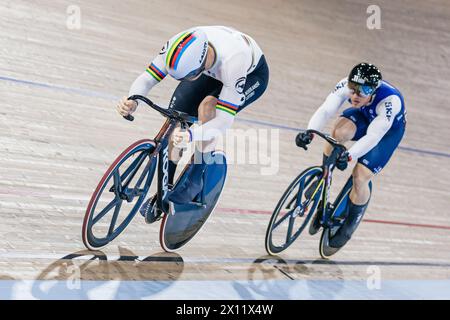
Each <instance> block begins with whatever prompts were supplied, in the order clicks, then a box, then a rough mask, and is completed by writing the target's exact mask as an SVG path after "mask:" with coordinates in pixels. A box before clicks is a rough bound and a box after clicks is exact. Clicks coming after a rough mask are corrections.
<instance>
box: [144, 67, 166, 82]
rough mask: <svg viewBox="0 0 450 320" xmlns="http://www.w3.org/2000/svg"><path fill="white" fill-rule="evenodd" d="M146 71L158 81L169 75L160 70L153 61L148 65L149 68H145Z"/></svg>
mask: <svg viewBox="0 0 450 320" xmlns="http://www.w3.org/2000/svg"><path fill="white" fill-rule="evenodd" d="M145 71H147V72H148V73H149V74H150V75H151V76H152V77H153V78H155V80H156V81H158V82H159V81H161V80H162V79H164V78H165V77H166V75H167V74H165V73H164V72H162V71H161V70H159V69H158V67H157V66H155V65H154V64H153V63H152V64H150V65H149V66H148V68H147V70H145Z"/></svg>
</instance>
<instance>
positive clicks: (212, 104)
mask: <svg viewBox="0 0 450 320" xmlns="http://www.w3.org/2000/svg"><path fill="white" fill-rule="evenodd" d="M216 104H217V98H215V97H213V96H207V97H206V98H205V99H203V101H202V102H201V103H200V106H199V107H198V118H199V120H200V121H201V122H203V123H205V122H208V121H209V120H212V119H214V118H215V117H216Z"/></svg>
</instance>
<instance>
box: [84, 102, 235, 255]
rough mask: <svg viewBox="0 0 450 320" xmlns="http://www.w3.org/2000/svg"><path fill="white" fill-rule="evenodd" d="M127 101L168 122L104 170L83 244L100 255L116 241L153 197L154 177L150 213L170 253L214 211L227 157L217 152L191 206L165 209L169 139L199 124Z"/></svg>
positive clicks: (183, 115)
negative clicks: (177, 131)
mask: <svg viewBox="0 0 450 320" xmlns="http://www.w3.org/2000/svg"><path fill="white" fill-rule="evenodd" d="M128 99H129V100H141V101H143V102H145V103H146V104H147V105H148V106H150V107H151V108H153V109H154V110H156V111H158V112H159V113H160V114H161V115H163V116H164V117H166V118H167V119H166V121H165V123H164V125H163V126H162V128H161V129H160V131H159V133H158V134H157V135H156V137H155V138H154V139H143V140H139V141H136V142H135V143H133V144H132V145H130V146H129V147H128V148H126V149H125V150H124V151H123V152H122V153H121V154H120V155H119V156H118V157H117V158H116V160H115V161H114V162H113V163H112V164H111V166H110V167H109V168H108V170H106V172H105V174H104V175H103V177H102V178H101V180H100V182H99V183H98V185H97V188H96V189H95V191H94V193H93V194H92V196H91V199H90V201H89V204H88V206H87V209H86V213H85V216H84V220H83V227H82V239H83V243H84V245H85V246H86V247H87V248H88V249H90V250H99V249H101V248H103V247H105V246H106V245H107V244H109V243H110V242H111V241H113V240H114V239H115V238H116V237H117V236H119V235H120V234H121V233H122V232H123V231H124V230H125V228H126V227H127V226H128V225H129V224H130V222H131V221H132V219H133V218H134V216H135V215H136V213H137V212H138V210H139V208H140V207H141V205H142V204H143V203H144V202H145V200H146V199H147V195H149V196H151V195H153V192H150V187H151V186H152V182H153V178H154V175H155V172H157V185H156V186H155V185H154V184H153V187H154V188H155V187H156V199H155V198H153V199H154V200H155V201H151V202H150V203H151V205H152V207H151V210H157V216H160V217H161V219H160V220H161V227H160V232H159V241H160V244H161V247H162V248H163V249H164V250H165V251H168V252H173V251H175V250H177V249H179V248H180V247H182V246H184V245H185V244H186V243H187V242H188V241H189V240H191V239H192V238H193V237H194V236H195V234H197V232H198V231H199V230H200V229H201V227H202V226H203V225H204V223H205V222H206V220H207V219H208V217H209V216H210V214H211V213H212V212H213V211H214V208H215V206H216V204H217V203H218V200H219V197H220V195H221V192H222V189H223V187H224V184H225V179H226V174H227V163H226V157H225V154H224V153H223V152H220V151H216V152H215V154H214V162H213V163H211V164H208V165H207V168H206V169H205V171H204V173H203V181H204V183H203V189H202V191H201V192H200V193H199V194H198V195H197V196H196V198H195V199H193V201H191V202H189V203H186V204H174V203H169V201H168V200H167V198H168V194H169V192H170V191H171V189H170V188H169V184H168V165H169V139H170V136H171V134H172V132H173V130H174V129H175V128H176V127H177V126H178V125H179V124H180V125H181V127H182V128H187V127H188V126H189V124H191V123H194V122H196V120H197V118H195V117H192V116H190V115H188V114H186V113H183V112H179V111H176V110H173V109H165V108H161V107H159V106H158V105H156V104H154V103H153V102H152V101H151V100H149V99H148V98H146V97H144V96H140V95H134V96H131V97H129V98H128ZM125 118H126V119H127V120H130V121H132V120H133V119H134V118H133V116H131V115H129V116H127V117H125ZM189 165H190V164H187V165H186V167H185V168H184V170H183V171H182V172H181V174H180V176H179V178H178V180H177V182H176V183H178V182H179V181H181V180H182V177H183V174H184V173H185V172H186V169H187V168H188V166H189ZM176 183H175V185H174V188H175V187H176ZM152 212H153V211H152Z"/></svg>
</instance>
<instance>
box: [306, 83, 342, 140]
mask: <svg viewBox="0 0 450 320" xmlns="http://www.w3.org/2000/svg"><path fill="white" fill-rule="evenodd" d="M348 91H349V90H348V87H347V79H346V78H344V79H342V80H341V81H339V82H338V84H337V85H336V87H335V88H334V90H333V92H331V93H330V94H329V95H328V97H327V98H326V99H325V101H324V103H322V105H321V106H320V107H319V109H317V111H316V112H315V113H314V115H313V116H312V117H311V120H309V123H308V129H314V130H318V131H321V130H322V129H323V127H324V126H325V124H326V123H327V122H328V121H329V120H330V119H331V118H332V117H334V116H335V115H336V114H337V113H338V111H339V108H340V107H341V106H342V104H343V103H344V102H345V100H346V99H347V98H348Z"/></svg>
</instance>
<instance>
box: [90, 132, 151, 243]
mask: <svg viewBox="0 0 450 320" xmlns="http://www.w3.org/2000/svg"><path fill="white" fill-rule="evenodd" d="M154 149H155V143H154V142H153V141H152V140H148V139H144V140H139V141H137V142H135V143H133V144H132V145H131V146H129V147H128V148H127V149H126V150H125V151H124V152H122V153H121V154H120V155H119V156H118V157H117V158H116V160H115V161H114V162H113V164H112V165H111V166H110V167H109V168H108V170H107V171H106V172H105V174H104V175H103V177H102V179H101V180H100V182H99V184H98V185H97V188H96V189H95V191H94V193H93V194H92V196H91V199H90V201H89V204H88V206H87V209H86V214H85V216H84V220H83V228H82V238H83V243H84V245H85V246H86V248H88V249H90V250H99V249H101V248H103V247H104V246H106V245H107V244H108V243H110V242H111V241H112V240H114V239H115V238H116V237H117V236H118V235H119V234H120V233H122V231H123V230H125V228H126V227H127V226H128V224H129V223H130V222H131V220H132V219H133V217H134V216H135V214H136V212H137V211H138V209H139V208H140V206H141V204H142V202H143V200H144V198H145V196H146V194H147V192H148V190H149V188H150V184H151V181H152V179H153V176H154V173H155V169H156V163H157V157H156V156H155V155H153V153H152V152H153V150H154Z"/></svg>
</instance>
